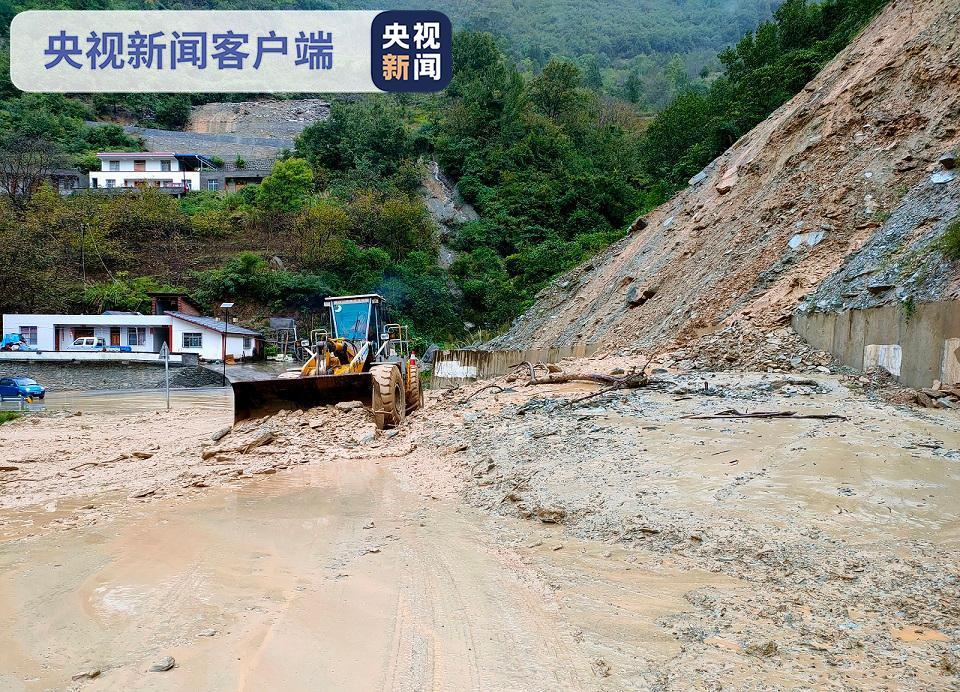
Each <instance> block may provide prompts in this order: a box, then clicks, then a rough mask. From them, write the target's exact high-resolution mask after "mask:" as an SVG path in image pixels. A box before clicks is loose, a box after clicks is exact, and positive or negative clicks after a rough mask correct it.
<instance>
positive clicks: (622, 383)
mask: <svg viewBox="0 0 960 692" xmlns="http://www.w3.org/2000/svg"><path fill="white" fill-rule="evenodd" d="M565 382H596V383H599V384H610V385H615V386H617V387H627V388H631V387H642V386H644V385H645V384H647V382H648V380H647V377H646V375H642V374H637V375H626V376H624V377H617V376H615V375H601V374H599V373H589V372H584V373H574V374H568V373H564V372H551V373H549V374H548V375H544V376H543V377H532V378H530V380H529V381H528V382H527V383H526V384H525V385H524V386H525V387H529V386H530V385H536V384H564V383H565Z"/></svg>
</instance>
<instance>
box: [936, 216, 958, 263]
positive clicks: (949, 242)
mask: <svg viewBox="0 0 960 692" xmlns="http://www.w3.org/2000/svg"><path fill="white" fill-rule="evenodd" d="M940 250H941V252H943V254H944V255H946V256H947V257H948V258H950V259H952V260H955V259H960V217H957V218H956V219H954V220H953V221H952V222H951V223H950V224H949V225H948V226H947V230H945V231H944V232H943V235H942V236H941V237H940Z"/></svg>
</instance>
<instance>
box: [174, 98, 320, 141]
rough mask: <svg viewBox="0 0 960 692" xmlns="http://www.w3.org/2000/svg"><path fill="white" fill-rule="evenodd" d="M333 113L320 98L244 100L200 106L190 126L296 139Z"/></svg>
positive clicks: (205, 130) (215, 131)
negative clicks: (303, 131) (307, 127)
mask: <svg viewBox="0 0 960 692" xmlns="http://www.w3.org/2000/svg"><path fill="white" fill-rule="evenodd" d="M329 116H330V104H329V103H328V102H327V101H322V100H320V99H292V100H287V101H241V102H239V103H207V104H204V105H202V106H196V107H195V108H194V109H193V112H192V113H191V114H190V122H188V123H187V127H186V129H187V130H189V131H190V132H202V133H209V134H219V133H228V132H233V133H237V134H243V135H249V136H254V137H283V138H289V139H291V140H292V139H293V138H294V137H296V136H297V135H298V134H300V132H301V131H302V130H303V129H304V128H305V127H306V126H307V125H310V124H311V123H313V122H316V121H317V120H326V119H327V118H328V117H329Z"/></svg>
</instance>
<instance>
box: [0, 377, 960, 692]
mask: <svg viewBox="0 0 960 692" xmlns="http://www.w3.org/2000/svg"><path fill="white" fill-rule="evenodd" d="M629 366H630V363H629V362H627V361H626V360H624V361H623V362H620V361H616V362H615V361H614V359H593V360H589V361H582V362H580V363H576V364H573V363H567V364H564V367H565V368H566V369H567V371H568V372H570V371H573V370H576V369H578V368H579V369H582V370H590V371H602V372H609V371H611V370H613V369H614V368H616V367H626V368H629ZM656 377H657V378H658V379H660V380H662V381H663V382H662V383H659V384H654V385H652V386H649V387H644V388H640V389H635V390H621V391H613V392H609V393H604V394H599V395H597V396H592V397H590V398H584V397H588V395H590V394H594V393H596V392H598V390H599V389H600V387H599V386H598V385H594V384H590V383H582V382H571V383H566V384H557V385H539V386H531V387H527V386H524V379H525V378H522V377H521V378H519V379H518V380H516V381H513V382H507V381H505V380H504V379H501V380H499V381H497V382H496V383H491V382H485V383H479V384H476V385H471V386H469V387H463V388H460V389H458V390H452V391H446V392H431V393H430V395H429V406H428V409H427V410H426V411H425V412H423V413H421V414H419V415H417V416H414V417H412V418H411V419H410V420H409V421H408V423H407V424H406V425H405V426H404V427H403V428H401V429H400V430H399V431H395V432H394V431H391V432H388V433H382V432H380V433H378V432H376V431H375V430H374V429H373V427H372V426H371V425H370V423H369V421H368V419H367V415H366V413H365V412H364V411H363V410H362V409H359V408H351V409H347V410H341V409H335V408H333V407H325V408H318V409H314V410H311V411H307V412H298V413H295V414H280V415H278V416H275V417H272V418H270V419H266V420H259V421H248V422H246V423H243V424H241V425H240V426H238V427H237V428H236V429H234V430H232V431H231V432H229V433H227V434H223V436H222V437H220V435H221V434H222V433H224V432H225V430H226V427H227V424H228V422H229V412H228V411H226V410H223V411H220V412H217V411H211V410H209V409H208V410H203V411H201V410H193V409H190V410H179V411H176V410H175V411H173V412H171V413H166V412H160V413H150V414H145V413H138V414H131V415H128V416H117V415H106V414H93V415H88V414H85V415H83V416H67V414H64V413H59V414H52V415H50V416H47V417H41V418H33V419H25V420H20V421H16V422H14V423H11V424H7V425H5V426H3V428H2V431H0V432H2V434H0V458H2V459H3V464H4V468H8V467H16V468H13V469H9V468H8V470H5V471H0V517H2V524H0V525H2V527H3V530H2V536H0V541H3V542H2V543H0V586H2V587H3V588H0V593H3V594H5V596H4V597H3V598H0V621H2V625H3V627H2V628H0V629H2V630H3V631H4V632H6V634H5V635H4V637H5V640H4V641H5V644H4V646H3V647H0V649H2V650H4V651H6V653H2V654H0V671H3V675H5V676H6V677H0V681H3V683H4V685H6V686H10V687H12V688H13V689H18V688H26V689H32V688H38V689H42V688H47V687H54V688H63V687H66V686H68V685H70V684H73V685H75V686H84V685H94V686H96V685H99V686H101V687H102V688H103V689H108V688H110V686H111V685H116V684H120V685H122V686H125V687H126V688H133V689H138V688H150V689H153V688H155V687H156V686H157V685H160V686H161V687H163V686H167V685H169V687H170V688H177V687H178V686H180V687H182V686H183V685H201V686H204V687H205V688H206V689H211V688H213V689H234V688H235V687H237V686H238V685H239V686H243V685H242V681H246V682H247V684H254V683H258V682H259V683H266V682H267V681H268V680H274V681H276V680H281V679H282V680H283V681H284V684H285V686H287V687H291V688H292V689H306V688H309V685H310V683H308V682H307V680H313V681H314V683H316V682H317V681H320V683H321V684H326V685H328V686H333V687H337V688H353V689H370V688H371V687H381V688H384V689H422V688H423V687H424V686H427V687H430V686H433V687H436V688H438V689H448V688H450V686H451V685H455V686H458V687H463V688H467V689H548V688H554V689H720V688H726V689H757V688H770V687H774V688H777V687H779V688H807V689H821V688H825V687H835V688H847V689H917V690H929V689H949V688H955V687H956V686H957V685H958V684H960V677H958V670H960V658H958V654H960V645H958V640H960V606H958V603H960V599H958V596H960V593H958V591H960V585H958V580H960V573H958V563H957V557H956V555H957V550H956V549H957V543H958V538H960V531H958V529H960V523H958V514H960V504H958V502H957V497H958V496H960V466H958V464H960V417H958V415H957V413H956V412H952V411H923V410H916V409H908V408H905V407H893V406H891V405H890V404H887V403H884V402H882V401H880V400H879V399H876V398H874V397H873V396H871V395H870V393H869V392H863V391H860V390H859V389H858V382H857V380H856V379H839V378H837V377H836V376H832V375H826V374H823V375H816V376H815V377H814V378H813V379H811V378H810V377H808V376H806V375H805V376H803V378H802V380H801V379H800V378H798V377H796V376H792V377H791V376H785V375H782V374H768V375H762V374H743V373H723V374H717V375H696V376H694V375H677V374H670V373H661V374H659V375H657V376H656ZM490 384H496V385H497V386H495V387H488V385H490ZM484 387H487V388H485V389H484ZM578 399H582V400H579V401H578ZM729 409H736V410H738V411H740V412H755V411H778V412H783V411H795V412H797V413H798V414H801V415H803V414H813V415H817V416H819V415H822V414H833V415H836V416H840V417H841V418H828V419H824V418H764V419H758V418H691V417H690V416H696V415H705V414H713V413H717V412H720V411H724V410H729ZM214 437H217V438H219V439H217V440H216V441H215V440H213V439H212V438H214ZM351 470H355V471H356V474H353V473H352V471H351ZM231 498H232V499H231ZM91 551H92V552H91ZM158 560H159V565H154V563H155V562H157V561H158ZM54 563H55V564H59V565H62V566H66V567H68V568H69V571H70V573H71V574H73V575H74V577H72V581H71V580H66V581H62V580H61V581H58V578H57V577H56V576H55V574H57V572H56V571H55V570H53V571H51V570H52V568H51V567H50V565H51V564H54ZM151 565H152V566H151ZM258 565H259V566H258ZM60 573H61V574H62V573H63V572H62V571H61V572H60ZM298 575H299V578H298ZM351 575H353V577H351ZM74 581H75V582H77V583H76V584H74V583H73V582H74ZM231 589H235V590H231ZM70 594H73V595H70ZM76 594H80V598H81V600H82V604H81V605H82V607H80V608H79V610H77V608H78V604H77V602H76ZM190 594H192V595H190ZM330 618H332V620H331V619H330ZM330 622H334V623H341V626H332V625H330ZM51 623H56V624H51ZM323 623H327V624H323ZM51 626H52V627H53V629H50V627H51ZM194 630H196V632H194ZM207 630H215V631H216V632H217V635H215V636H212V637H209V638H208V637H199V638H198V637H197V636H196V634H197V633H198V632H206V631H207ZM51 632H53V633H55V634H51ZM123 632H126V633H127V639H126V640H124V641H127V643H126V644H122V645H121V644H120V643H119V642H120V640H121V639H123V637H121V636H120V635H121V633H123ZM45 633H46V634H45ZM131 633H135V634H131ZM45 636H47V637H52V638H51V639H49V642H48V643H47V644H42V642H43V641H44V637H45ZM118 637H119V639H118ZM131 638H132V639H131ZM128 640H129V641H128ZM297 641H300V642H301V644H298V645H296V646H294V645H293V642H297ZM284 642H286V643H287V646H281V645H280V644H282V643H284ZM324 642H325V643H324ZM338 642H339V643H338ZM348 642H364V646H363V647H360V648H357V646H359V644H357V645H356V646H354V647H353V648H351V646H349V645H348V644H347V643H348ZM311 646H313V648H311ZM307 649H310V650H312V651H317V652H319V653H317V654H316V655H315V656H314V657H312V658H311V657H307V656H302V655H300V654H303V652H304V651H306V650H307ZM231 651H240V652H241V653H240V654H238V656H237V657H233V656H232V655H228V652H231ZM361 651H362V652H365V653H364V656H366V658H364V662H363V663H362V664H359V663H358V664H357V666H356V667H351V666H350V665H347V664H346V663H345V660H344V659H343V656H345V655H347V657H348V659H349V660H350V661H353V660H354V659H355V657H356V656H359V655H360V652H361ZM298 652H299V653H298ZM163 655H173V656H174V657H175V658H176V660H177V661H178V663H177V665H176V667H175V668H174V669H173V670H172V671H168V672H167V673H163V674H161V673H146V672H144V671H146V670H147V668H148V667H149V665H150V664H151V663H152V662H155V661H156V660H157V659H159V658H160V657H162V656H163ZM351 656H353V658H351ZM235 658H236V660H234V659H235ZM85 667H86V668H90V670H92V669H93V668H96V669H98V670H100V671H101V672H100V674H98V675H97V677H95V678H93V679H92V680H87V679H80V680H78V681H72V682H71V681H70V677H71V676H73V675H74V674H77V673H78V672H82V669H84V668H85ZM321 670H322V671H325V672H323V673H322V674H321V673H320V672H318V671H321ZM212 671H217V672H216V674H214V672H212ZM358 671H359V672H358ZM310 674H314V677H312V678H311V677H310ZM151 676H152V677H151ZM164 676H168V677H164ZM278 676H279V677H278ZM318 676H319V677H318ZM58 681H61V682H58ZM63 681H65V682H63ZM238 681H240V682H238ZM347 681H350V682H349V683H348V682H347ZM0 686H2V685H0Z"/></svg>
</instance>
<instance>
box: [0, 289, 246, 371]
mask: <svg viewBox="0 0 960 692" xmlns="http://www.w3.org/2000/svg"><path fill="white" fill-rule="evenodd" d="M152 297H153V313H154V314H150V315H143V314H140V313H137V312H114V311H108V312H105V313H103V314H102V315H42V314H17V313H14V314H5V315H4V316H3V333H4V334H11V333H19V334H22V335H23V336H24V338H25V340H26V341H27V343H28V344H30V345H31V346H35V347H36V348H37V349H39V350H40V351H49V352H68V351H71V350H77V351H79V350H87V351H90V350H93V349H90V348H82V347H75V346H74V345H73V344H74V342H75V341H76V340H77V339H82V338H86V337H93V338H95V339H103V345H104V346H105V347H110V348H111V349H116V350H118V351H119V350H121V349H122V352H121V353H120V354H119V356H118V357H122V356H123V354H124V353H159V352H160V349H161V347H162V346H163V344H164V343H166V344H167V346H168V348H169V349H170V351H171V353H174V354H183V353H192V354H196V355H197V356H199V357H200V358H202V359H204V360H220V359H222V358H223V357H224V356H225V355H228V356H232V357H233V358H235V359H236V360H240V359H241V358H253V357H254V356H256V355H258V354H259V348H258V341H259V340H261V339H262V334H260V332H256V331H254V330H252V329H247V328H246V327H241V326H240V325H237V324H227V323H226V322H224V321H223V320H218V319H216V318H213V317H204V316H202V315H200V314H199V310H197V309H196V307H195V306H194V305H193V304H192V303H191V301H189V299H187V298H186V297H184V296H178V295H175V294H154V295H153V296H152ZM171 307H172V308H181V310H177V309H173V310H170V309H168V308H171ZM104 355H106V356H110V355H111V354H110V353H106V354H104Z"/></svg>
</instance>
